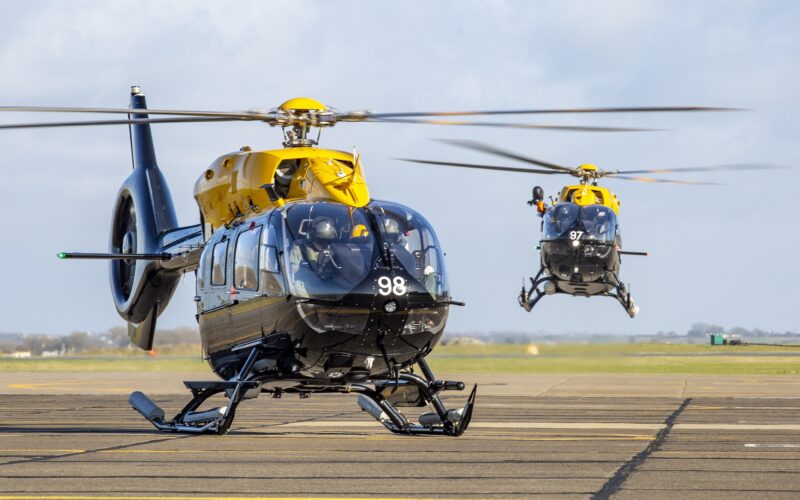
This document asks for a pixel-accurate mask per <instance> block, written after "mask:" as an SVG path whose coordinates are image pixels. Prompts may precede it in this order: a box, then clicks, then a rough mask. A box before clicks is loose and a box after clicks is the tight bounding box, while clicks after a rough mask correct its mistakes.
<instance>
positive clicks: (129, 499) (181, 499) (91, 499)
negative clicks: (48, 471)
mask: <svg viewBox="0 0 800 500" xmlns="http://www.w3.org/2000/svg"><path fill="white" fill-rule="evenodd" d="M378 498H381V500H434V499H432V498H427V499H425V498H411V497H385V498H384V497H378ZM37 499H40V500H243V499H247V500H364V497H251V496H241V497H216V496H196V495H194V496H190V497H187V496H143V495H136V496H109V495H101V496H87V495H35V496H32V495H0V500H37ZM439 500H442V499H439Z"/></svg>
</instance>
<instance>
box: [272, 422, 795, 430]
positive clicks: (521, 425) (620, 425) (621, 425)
mask: <svg viewBox="0 0 800 500" xmlns="http://www.w3.org/2000/svg"><path fill="white" fill-rule="evenodd" d="M374 425H375V423H374V422H360V421H334V420H330V421H324V420H323V421H310V422H291V423H288V424H282V425H276V426H275V427H279V428H287V427H288V428H309V427H311V428H318V427H351V428H364V427H373V426H374ZM663 426H664V425H663V424H660V423H657V424H641V423H629V422H475V421H473V422H472V423H471V424H470V429H635V430H647V431H657V430H660V429H661V428H662V427H663ZM673 428H674V429H676V430H716V431H726V430H740V431H777V430H781V431H800V424H716V423H712V424H675V425H674V426H673Z"/></svg>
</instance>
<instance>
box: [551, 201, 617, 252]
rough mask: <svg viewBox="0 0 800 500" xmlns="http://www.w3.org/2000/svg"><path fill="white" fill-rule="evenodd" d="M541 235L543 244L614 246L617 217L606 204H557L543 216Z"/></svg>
mask: <svg viewBox="0 0 800 500" xmlns="http://www.w3.org/2000/svg"><path fill="white" fill-rule="evenodd" d="M543 234H544V241H555V240H582V241H583V240H590V241H593V242H595V243H614V242H615V240H616V238H617V216H616V214H614V211H613V210H612V209H611V208H609V207H607V206H605V205H588V206H580V205H575V204H574V203H559V204H558V205H556V206H555V207H553V208H551V209H549V210H548V211H547V212H546V213H545V215H544V229H543Z"/></svg>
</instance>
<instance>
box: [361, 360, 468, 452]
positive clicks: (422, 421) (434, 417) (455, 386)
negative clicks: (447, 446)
mask: <svg viewBox="0 0 800 500" xmlns="http://www.w3.org/2000/svg"><path fill="white" fill-rule="evenodd" d="M417 364H418V365H419V367H420V369H421V370H422V373H423V375H424V376H425V378H424V379H423V378H421V377H419V376H417V375H414V374H412V373H400V374H398V376H397V379H396V380H395V381H387V387H392V385H394V387H395V388H399V387H400V384H402V385H404V386H410V387H412V388H414V389H416V390H417V391H419V397H420V398H419V399H420V401H419V404H418V405H417V406H426V405H427V406H431V407H432V408H433V410H434V411H433V412H432V413H426V414H423V415H420V417H419V423H411V422H409V421H408V419H406V417H405V416H404V415H403V414H402V413H401V412H400V411H399V410H398V409H397V408H396V407H395V405H394V404H393V403H392V401H391V399H392V398H391V395H390V397H388V398H387V397H386V396H385V395H384V393H383V392H378V391H375V390H372V389H371V388H369V387H367V386H363V385H356V384H354V385H352V386H351V392H356V393H358V394H359V397H358V404H359V406H361V409H362V410H364V411H366V412H367V413H369V414H370V415H372V417H373V418H375V420H377V421H378V422H380V423H381V424H383V426H384V427H386V428H387V429H389V430H390V431H392V432H394V433H397V434H415V435H444V436H456V437H457V436H460V435H462V434H463V433H464V431H466V430H467V426H469V422H470V420H471V419H472V411H473V409H474V408H475V396H476V394H477V392H478V386H477V384H476V385H475V386H474V387H473V388H472V392H471V393H470V395H469V398H467V403H466V405H464V407H463V408H461V409H459V410H448V409H447V407H446V406H445V405H444V402H443V401H442V400H441V398H440V397H439V392H441V391H446V390H459V391H460V390H463V389H464V384H463V382H453V381H446V380H436V378H435V377H434V376H433V372H432V371H431V369H430V367H429V366H428V363H427V362H426V361H425V360H424V359H421V360H419V362H418V363H417Z"/></svg>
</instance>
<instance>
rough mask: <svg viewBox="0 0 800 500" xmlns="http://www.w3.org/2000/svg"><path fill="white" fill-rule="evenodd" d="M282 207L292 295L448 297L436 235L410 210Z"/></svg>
mask: <svg viewBox="0 0 800 500" xmlns="http://www.w3.org/2000/svg"><path fill="white" fill-rule="evenodd" d="M283 213H284V217H283V219H284V223H285V228H286V229H285V230H284V231H283V234H284V237H283V247H284V250H283V258H284V267H285V269H287V271H288V272H287V282H288V284H289V288H290V291H291V294H292V295H295V296H297V297H307V298H315V299H324V300H338V299H341V298H342V297H344V296H345V295H348V294H361V295H364V296H365V297H370V303H371V300H372V297H374V296H376V294H378V295H381V296H387V297H388V296H389V295H399V296H408V297H409V298H412V297H418V298H419V299H423V297H422V295H426V296H427V295H429V296H430V297H429V298H428V299H427V300H430V298H433V299H435V300H437V301H439V300H447V298H448V286H447V277H446V273H445V268H444V260H443V258H442V253H441V250H440V246H439V241H438V240H437V239H436V235H435V233H434V232H433V229H432V228H431V227H430V224H428V221H426V220H425V219H424V218H423V217H422V216H421V215H419V214H418V213H416V212H415V211H413V210H411V209H410V208H407V207H404V206H402V205H399V204H396V203H389V202H376V201H373V202H372V203H370V204H369V205H368V206H367V207H364V208H354V207H350V206H347V205H342V204H339V203H330V202H315V203H298V204H292V205H291V206H289V207H287V208H286V210H285V211H284V212H283ZM389 264H391V265H389ZM354 298H355V297H354Z"/></svg>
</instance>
